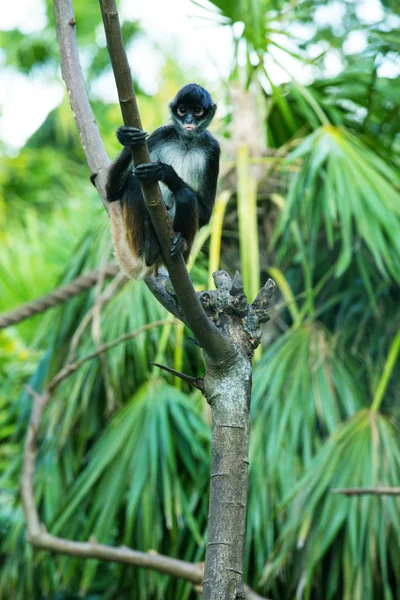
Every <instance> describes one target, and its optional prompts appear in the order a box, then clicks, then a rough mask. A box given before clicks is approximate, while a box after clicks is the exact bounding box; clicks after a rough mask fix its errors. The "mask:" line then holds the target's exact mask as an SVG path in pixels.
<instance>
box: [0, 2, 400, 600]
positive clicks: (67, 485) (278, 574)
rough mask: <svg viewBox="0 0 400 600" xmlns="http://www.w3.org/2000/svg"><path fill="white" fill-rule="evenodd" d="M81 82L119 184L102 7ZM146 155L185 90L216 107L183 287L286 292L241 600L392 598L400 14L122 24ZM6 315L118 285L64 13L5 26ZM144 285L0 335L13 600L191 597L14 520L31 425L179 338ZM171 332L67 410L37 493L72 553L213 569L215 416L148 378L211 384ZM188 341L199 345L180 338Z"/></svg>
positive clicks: (268, 366) (265, 375)
mask: <svg viewBox="0 0 400 600" xmlns="http://www.w3.org/2000/svg"><path fill="white" fill-rule="evenodd" d="M75 11H76V21H77V35H78V43H79V48H80V55H81V62H82V66H83V69H84V74H85V79H86V82H87V89H88V92H89V96H90V99H91V103H92V107H93V110H94V113H95V116H96V119H97V123H98V125H99V128H100V131H101V134H102V136H103V140H104V143H105V145H106V149H107V151H108V153H109V155H110V157H111V158H113V157H115V156H116V154H117V153H118V152H119V147H118V143H117V140H116V138H115V130H116V128H117V127H118V126H119V125H120V124H121V122H122V121H121V115H120V109H119V106H118V104H117V96H116V92H115V89H114V83H113V77H112V73H111V70H110V66H109V61H108V55H107V50H106V47H105V36H104V33H103V29H102V25H101V18H100V11H99V7H98V4H97V2H94V1H93V2H85V3H84V2H76V6H75ZM120 15H121V20H122V21H123V34H124V39H125V43H126V45H127V48H128V52H129V58H130V62H131V66H132V72H133V76H134V79H135V86H136V91H137V94H138V102H139V107H140V111H141V117H142V121H143V123H144V127H145V129H146V130H147V131H152V130H153V129H154V128H155V127H157V126H159V125H160V124H162V123H163V122H166V121H167V120H168V102H169V101H170V100H171V99H172V98H173V97H174V95H175V93H176V91H177V90H178V89H179V88H180V87H181V86H182V85H184V84H185V83H188V82H192V81H195V82H197V83H199V84H201V85H204V86H205V87H206V88H207V89H208V90H209V91H210V92H211V93H212V95H213V97H214V99H215V101H216V102H217V104H218V107H219V108H218V112H217V117H216V119H215V121H214V123H213V126H212V130H213V133H214V134H215V135H216V136H217V137H218V139H219V140H220V142H221V145H222V161H221V176H220V184H219V191H218V195H217V202H216V208H215V211H214V217H213V219H212V221H211V223H210V225H209V226H208V227H207V228H204V229H203V230H202V231H200V232H199V234H198V240H197V243H196V244H195V248H194V258H195V259H196V262H195V264H194V266H192V270H191V274H192V279H193V282H194V284H195V286H196V288H197V289H199V290H201V289H207V288H210V287H212V286H213V282H212V277H211V273H212V272H213V271H215V270H217V269H218V268H223V269H225V270H227V271H228V272H229V273H230V274H231V275H233V274H234V273H235V270H236V269H238V270H240V272H241V273H242V276H243V279H244V284H245V291H246V293H247V295H248V297H249V300H250V301H252V300H253V299H254V297H255V296H256V294H257V292H258V290H259V289H260V286H262V285H263V284H264V283H265V281H266V280H267V278H268V277H272V278H273V279H274V280H275V281H276V282H277V286H278V289H277V292H276V293H275V296H274V298H273V302H272V306H271V321H270V322H269V323H267V324H266V325H265V330H264V334H263V340H262V348H260V349H258V350H257V352H256V356H255V358H254V385H253V398H252V407H251V409H252V423H253V425H252V437H251V448H250V480H249V498H248V519H247V533H246V554H245V575H244V577H245V581H246V582H248V583H249V584H250V585H251V586H252V587H253V588H254V589H256V590H257V591H258V592H259V593H260V594H263V595H268V597H270V598H273V599H274V600H289V599H292V598H294V597H296V598H308V599H323V600H329V599H331V598H335V599H336V598H343V599H347V600H350V599H351V600H358V599H360V600H361V599H362V600H370V599H371V600H372V599H378V598H382V599H383V598H384V599H385V600H390V599H395V598H399V597H400V596H399V590H400V570H399V564H400V498H399V497H387V496H378V497H376V496H363V497H352V498H348V497H344V496H339V495H333V494H332V493H331V490H332V489H333V488H343V487H356V486H372V487H375V486H398V485H399V482H400V425H399V419H400V382H399V359H398V353H399V349H400V333H399V324H400V294H399V282H400V176H399V166H400V110H399V109H400V8H399V4H398V2H397V0H381V1H380V0H365V1H362V0H360V1H357V0H353V1H352V0H334V1H332V2H327V1H326V0H303V1H300V2H292V1H289V2H287V1H284V0H240V1H237V2H233V1H231V0H216V1H214V2H208V1H207V0H198V1H195V0H193V1H190V0H170V1H169V2H165V1H163V0H147V2H145V3H135V2H129V0H124V1H123V2H121V3H120ZM0 28H1V30H0V46H1V50H0V65H1V72H0V152H1V154H2V157H1V162H0V244H1V246H0V248H1V249H0V312H4V311H7V310H10V309H12V308H14V307H17V306H19V305H20V304H22V303H24V302H26V301H28V300H31V299H34V298H36V297H37V296H40V295H41V294H44V293H47V292H49V291H51V290H52V289H54V288H55V287H57V286H59V285H61V284H63V283H66V282H68V281H71V280H72V279H74V278H75V277H77V276H78V275H80V274H83V273H86V272H88V271H90V270H92V269H94V268H97V267H98V266H101V265H103V266H104V265H106V264H107V263H108V262H109V261H111V260H113V257H112V249H111V245H110V234H109V226H108V221H107V216H106V213H105V211H104V209H103V207H102V204H101V202H100V200H99V198H98V196H97V193H96V190H95V189H94V188H93V187H92V186H91V184H90V182H89V175H90V173H89V170H88V168H87V166H86V163H85V159H84V156H83V152H82V149H81V146H80V140H79V136H78V134H77V131H76V128H75V124H74V121H73V117H72V114H71V110H70V107H69V103H68V98H67V95H66V93H65V88H64V85H63V83H62V80H61V75H60V69H59V57H58V49H57V43H56V38H55V27H54V16H53V12H52V4H51V2H48V1H44V0H19V2H17V3H14V4H12V3H11V4H10V3H9V5H8V6H7V8H6V9H4V10H3V11H2V16H1V22H0ZM168 318H169V317H168V315H167V313H166V312H165V311H164V309H163V308H162V307H161V306H160V305H159V304H158V303H157V302H156V301H155V300H154V298H153V297H152V295H151V294H150V293H149V291H148V290H147V288H146V286H145V285H144V284H143V283H142V282H129V283H124V282H123V281H121V280H120V279H119V278H118V276H115V277H114V278H111V279H100V280H99V282H98V284H97V285H96V286H95V287H94V288H92V289H91V290H89V291H87V292H85V293H83V294H81V295H78V296H76V297H75V298H74V299H72V300H70V301H69V302H67V303H66V304H64V305H60V306H58V307H57V308H53V309H51V310H49V311H48V312H46V313H44V314H43V315H40V316H36V317H34V318H32V319H29V320H26V321H24V322H22V323H21V324H19V325H16V326H13V327H9V328H7V329H4V330H2V331H0V598H1V599H4V600H27V599H28V600H42V599H53V598H54V599H57V600H67V599H68V600H72V599H77V598H85V599H90V600H116V599H118V600H128V599H133V598H134V599H137V600H162V599H165V600H176V599H177V598H179V599H180V600H181V599H182V600H186V599H190V600H194V599H195V598H197V595H196V593H195V592H194V591H193V589H192V587H191V585H190V584H187V583H185V582H182V581H180V580H176V579H174V578H170V577H167V576H161V575H159V574H156V573H153V572H146V571H144V570H140V569H136V568H130V567H127V566H123V565H117V564H112V563H101V564H100V563H99V562H98V561H94V560H91V561H82V560H78V559H73V558H71V557H65V556H54V555H53V556H50V555H49V554H48V553H45V552H40V551H38V550H36V551H33V550H32V548H31V547H30V546H29V545H27V544H26V542H25V523H24V517H23V513H22V508H21V502H20V494H19V489H18V486H19V479H20V469H21V455H22V447H23V442H24V437H25V432H26V427H27V422H28V419H29V414H30V409H31V398H30V396H29V395H28V394H27V392H26V391H25V389H24V387H23V386H24V384H25V383H28V382H29V383H30V385H31V386H32V387H33V388H34V389H36V390H38V391H41V390H42V389H43V388H44V386H45V384H46V382H48V381H49V380H50V378H51V377H52V376H54V375H55V374H56V373H57V372H58V371H59V370H60V369H61V368H62V366H63V365H64V364H65V362H66V361H67V360H71V356H72V357H75V358H81V357H83V356H86V355H87V354H89V353H90V352H92V351H94V350H95V349H96V348H98V346H99V345H100V344H101V343H107V342H110V341H112V340H115V339H116V338H118V337H119V336H121V335H123V334H125V333H127V332H133V331H135V330H136V329H137V328H138V327H140V326H142V325H144V324H147V323H152V322H154V321H156V320H160V319H162V320H165V319H168ZM188 334H189V332H187V331H185V330H184V329H183V327H182V325H179V324H178V325H177V324H176V323H175V321H173V320H172V319H169V321H167V322H164V324H163V325H162V326H159V327H155V328H152V329H151V330H149V331H147V332H144V333H142V334H140V335H139V336H138V337H136V338H134V339H132V340H130V341H127V342H124V343H122V344H119V345H118V346H116V347H115V348H113V349H112V350H110V351H109V352H107V353H106V354H104V355H103V356H102V359H101V360H99V359H98V358H95V359H94V360H91V361H88V362H86V363H85V364H84V365H83V366H82V367H81V368H80V369H79V370H78V371H77V372H76V373H74V374H73V375H72V376H71V377H70V378H69V379H68V380H66V381H65V382H64V383H62V384H61V385H60V386H59V387H58V388H57V390H56V392H55V394H54V397H53V400H52V401H51V403H50V405H49V407H48V409H47V410H46V413H45V417H44V420H43V425H42V430H41V432H40V436H39V448H40V451H39V456H38V463H37V473H36V478H35V489H36V502H37V504H38V506H39V510H40V515H41V518H42V520H43V521H44V522H45V523H46V525H47V527H48V529H49V531H50V532H51V533H54V534H55V535H59V536H62V537H66V538H69V539H75V540H87V539H88V537H90V536H94V537H95V538H96V540H97V541H99V542H103V543H106V544H111V545H120V544H126V545H127V546H131V547H133V548H135V549H139V550H144V551H148V550H151V549H154V550H157V551H158V552H160V553H165V554H168V555H170V556H176V557H178V558H180V559H184V560H188V561H194V562H197V561H202V560H204V552H205V539H206V538H205V536H206V520H207V506H208V475H209V453H210V415H209V412H208V408H207V406H206V404H205V402H204V400H203V399H202V397H201V395H200V393H199V392H193V391H192V390H191V389H189V388H188V387H186V385H185V384H183V383H182V382H181V381H176V380H175V379H174V378H171V377H170V376H169V375H167V374H160V371H159V370H156V369H155V368H153V367H152V366H151V364H150V362H151V361H155V362H161V363H164V364H166V365H169V366H170V367H173V368H176V369H178V370H182V371H184V372H185V373H188V374H191V375H195V376H202V375H203V373H204V364H203V359H202V355H201V352H200V351H199V349H198V348H196V346H194V345H193V344H192V343H191V342H190V341H189V340H188ZM189 335H190V334H189Z"/></svg>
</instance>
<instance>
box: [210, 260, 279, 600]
mask: <svg viewBox="0 0 400 600" xmlns="http://www.w3.org/2000/svg"><path fill="white" fill-rule="evenodd" d="M214 281H215V284H216V287H217V290H216V291H209V292H204V293H203V294H201V296H200V299H201V302H202V304H203V306H204V308H205V310H206V312H207V314H208V315H209V317H210V318H211V319H212V320H213V321H214V322H215V323H216V324H217V325H218V327H219V328H220V329H221V330H222V331H223V332H224V334H225V335H226V336H227V338H228V339H230V340H231V341H232V342H233V343H234V346H235V348H236V350H237V352H236V355H235V356H234V357H233V358H232V359H231V360H230V361H226V360H225V361H223V364H219V365H215V364H213V363H209V362H208V363H207V372H206V376H205V379H204V386H205V396H206V398H207V401H208V403H209V404H210V406H211V410H212V458H211V473H210V510H209V516H208V536H207V549H206V562H205V572H204V585H203V600H244V598H245V592H244V586H243V552H244V540H245V529H246V499H247V480H248V477H247V475H248V465H249V460H248V449H249V438H250V400H251V383H252V364H251V361H252V358H253V352H254V348H256V347H257V346H258V344H259V341H260V337H261V330H260V328H259V326H260V324H261V323H262V322H265V321H267V320H268V318H269V317H268V313H267V306H268V303H269V299H270V297H271V295H272V294H273V292H274V289H275V284H274V283H273V282H272V280H268V282H267V283H266V285H265V286H264V288H263V289H262V290H261V292H260V293H259V295H258V296H257V298H256V300H255V301H254V302H253V304H252V305H249V304H248V302H247V298H246V296H245V294H244V292H243V282H242V279H241V277H240V275H239V273H236V275H235V278H234V280H233V281H232V280H231V278H230V277H229V275H228V274H227V273H225V272H224V271H217V272H216V273H214Z"/></svg>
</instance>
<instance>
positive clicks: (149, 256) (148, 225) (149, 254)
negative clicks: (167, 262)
mask: <svg viewBox="0 0 400 600" xmlns="http://www.w3.org/2000/svg"><path fill="white" fill-rule="evenodd" d="M160 256H161V248H160V242H159V241H158V237H157V235H156V232H155V230H154V227H153V223H152V222H151V219H150V215H149V214H148V213H147V215H146V216H145V219H144V259H145V262H146V266H147V267H151V266H152V265H154V263H155V262H156V260H157V259H158V258H160Z"/></svg>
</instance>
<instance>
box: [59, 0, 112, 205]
mask: <svg viewBox="0 0 400 600" xmlns="http://www.w3.org/2000/svg"><path fill="white" fill-rule="evenodd" d="M54 15H55V21H56V32H57V41H58V45H59V47H60V61H61V72H62V76H63V79H64V81H65V84H66V86H67V90H68V96H69V101H70V103H71V108H72V114H73V115H74V119H75V122H76V126H77V128H78V131H79V134H80V136H81V140H82V147H83V151H84V153H85V157H86V161H87V163H88V166H89V169H90V171H91V173H92V174H96V175H97V177H96V179H95V181H94V183H95V184H96V187H97V189H98V191H99V194H100V196H101V199H102V202H103V204H104V206H105V208H106V209H107V198H106V193H105V180H106V175H107V169H108V166H109V164H110V161H109V158H108V156H107V153H106V151H105V148H104V145H103V142H102V139H101V137H100V132H99V129H98V127H97V124H96V119H95V118H94V115H93V112H92V109H91V106H90V103H89V99H88V95H87V92H86V86H85V80H84V78H83V73H82V68H81V65H80V62H79V55H78V46H77V42H76V31H75V24H76V21H75V17H74V10H73V7H72V2H71V0H56V1H55V2H54Z"/></svg>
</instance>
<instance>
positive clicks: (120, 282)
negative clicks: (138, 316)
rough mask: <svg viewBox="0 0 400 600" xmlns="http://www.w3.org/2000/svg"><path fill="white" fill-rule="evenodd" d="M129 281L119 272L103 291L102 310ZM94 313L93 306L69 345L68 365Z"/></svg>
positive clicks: (100, 302) (100, 299)
mask: <svg viewBox="0 0 400 600" xmlns="http://www.w3.org/2000/svg"><path fill="white" fill-rule="evenodd" d="M128 281H131V280H130V279H128V277H126V275H124V273H122V271H118V273H117V274H116V276H115V277H114V279H113V280H112V281H111V283H110V285H109V286H107V288H106V289H105V290H104V291H103V293H102V294H101V296H99V299H98V302H99V305H100V308H103V306H104V305H105V304H107V303H108V302H109V301H110V300H112V298H114V296H115V295H116V294H117V293H118V292H119V290H120V289H121V288H123V287H124V285H125V284H126V283H127V282H128ZM93 312H94V307H93V306H92V308H90V309H89V310H88V311H87V313H86V314H85V316H84V317H83V319H82V321H81V322H80V323H79V325H78V327H77V328H76V330H75V331H74V335H73V336H72V340H71V343H70V345H69V353H68V358H67V363H70V362H72V361H73V360H75V356H76V350H77V347H78V343H79V340H80V339H81V337H82V335H83V333H84V332H85V330H86V327H87V326H88V325H89V323H90V321H91V320H92V318H93Z"/></svg>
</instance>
